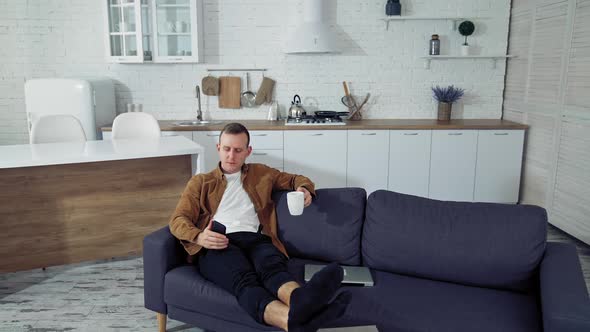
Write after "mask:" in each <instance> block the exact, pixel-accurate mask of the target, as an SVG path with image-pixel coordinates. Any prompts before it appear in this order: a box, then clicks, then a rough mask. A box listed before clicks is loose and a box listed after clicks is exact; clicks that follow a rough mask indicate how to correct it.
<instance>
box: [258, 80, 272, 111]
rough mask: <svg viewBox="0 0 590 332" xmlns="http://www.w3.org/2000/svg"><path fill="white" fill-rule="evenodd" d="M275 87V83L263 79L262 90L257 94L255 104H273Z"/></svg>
mask: <svg viewBox="0 0 590 332" xmlns="http://www.w3.org/2000/svg"><path fill="white" fill-rule="evenodd" d="M274 86H275V81H274V80H272V79H270V78H268V77H265V78H263V79H262V83H261V84H260V88H259V89H258V92H257V93H256V100H255V101H254V103H255V104H256V105H262V104H263V103H270V102H272V90H273V88H274Z"/></svg>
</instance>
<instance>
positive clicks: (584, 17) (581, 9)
mask: <svg viewBox="0 0 590 332" xmlns="http://www.w3.org/2000/svg"><path fill="white" fill-rule="evenodd" d="M569 57H570V58H569V66H568V71H567V90H566V95H565V103H566V104H567V105H574V106H581V107H586V108H590V0H578V1H577V3H576V12H575V15H574V25H573V32H572V41H571V50H570V52H569ZM588 111H589V113H588V115H589V116H590V110H588Z"/></svg>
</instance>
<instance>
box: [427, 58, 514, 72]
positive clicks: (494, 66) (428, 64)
mask: <svg viewBox="0 0 590 332" xmlns="http://www.w3.org/2000/svg"><path fill="white" fill-rule="evenodd" d="M515 57H516V56H515V55H429V56H423V57H422V59H424V68H426V69H430V62H431V61H432V60H453V59H489V60H491V62H492V69H494V68H496V62H497V61H498V60H505V59H508V58H515Z"/></svg>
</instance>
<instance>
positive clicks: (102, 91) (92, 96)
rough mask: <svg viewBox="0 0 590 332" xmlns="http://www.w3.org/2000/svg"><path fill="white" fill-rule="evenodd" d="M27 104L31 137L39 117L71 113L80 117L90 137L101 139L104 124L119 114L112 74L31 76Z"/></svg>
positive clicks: (26, 96) (26, 89) (27, 84)
mask: <svg viewBox="0 0 590 332" xmlns="http://www.w3.org/2000/svg"><path fill="white" fill-rule="evenodd" d="M25 105H26V111H27V122H28V128H29V137H30V135H31V128H32V125H33V123H34V122H35V121H36V120H37V119H38V118H39V117H41V116H43V115H50V114H69V115H73V116H75V117H76V118H78V120H80V123H81V124H82V128H84V132H85V134H86V139H87V140H99V139H102V133H101V131H100V127H102V126H106V125H109V124H111V123H112V122H113V120H114V119H115V116H116V105H115V87H114V84H113V81H112V80H110V79H108V78H84V79H75V78H39V79H31V80H28V81H26V82H25ZM55 130H59V128H55Z"/></svg>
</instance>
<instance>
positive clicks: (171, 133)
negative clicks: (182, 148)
mask: <svg viewBox="0 0 590 332" xmlns="http://www.w3.org/2000/svg"><path fill="white" fill-rule="evenodd" d="M161 136H163V137H167V136H184V137H186V138H188V139H190V140H191V141H192V140H193V132H192V131H180V130H169V131H162V132H161Z"/></svg>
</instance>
